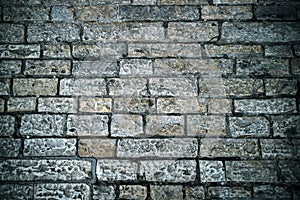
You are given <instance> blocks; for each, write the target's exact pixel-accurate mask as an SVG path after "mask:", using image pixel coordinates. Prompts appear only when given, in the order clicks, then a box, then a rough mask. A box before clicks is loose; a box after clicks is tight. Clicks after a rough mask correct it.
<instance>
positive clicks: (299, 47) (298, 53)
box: [294, 44, 300, 57]
mask: <svg viewBox="0 0 300 200" xmlns="http://www.w3.org/2000/svg"><path fill="white" fill-rule="evenodd" d="M294 50H295V54H296V56H298V57H299V56H300V45H299V44H298V45H297V44H295V45H294Z"/></svg>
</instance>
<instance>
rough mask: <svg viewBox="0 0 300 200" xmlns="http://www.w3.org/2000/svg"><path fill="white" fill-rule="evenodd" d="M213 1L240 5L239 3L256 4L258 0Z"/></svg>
mask: <svg viewBox="0 0 300 200" xmlns="http://www.w3.org/2000/svg"><path fill="white" fill-rule="evenodd" d="M213 3H214V4H216V5H218V4H228V5H239V4H256V3H257V0H213Z"/></svg>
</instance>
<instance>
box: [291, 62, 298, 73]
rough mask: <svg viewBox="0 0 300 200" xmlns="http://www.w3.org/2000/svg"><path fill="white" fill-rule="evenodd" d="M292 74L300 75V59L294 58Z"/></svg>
mask: <svg viewBox="0 0 300 200" xmlns="http://www.w3.org/2000/svg"><path fill="white" fill-rule="evenodd" d="M291 65H292V74H293V75H299V74H300V59H292V62H291Z"/></svg>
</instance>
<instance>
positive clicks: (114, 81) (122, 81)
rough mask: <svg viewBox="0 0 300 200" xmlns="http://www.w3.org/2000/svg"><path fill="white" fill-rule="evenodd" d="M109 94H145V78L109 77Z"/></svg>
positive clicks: (126, 95)
mask: <svg viewBox="0 0 300 200" xmlns="http://www.w3.org/2000/svg"><path fill="white" fill-rule="evenodd" d="M107 86H108V90H109V95H111V96H121V97H130V96H135V97H138V96H146V95H147V80H146V79H143V78H139V79H134V78H133V79H129V78H111V79H108V81H107Z"/></svg>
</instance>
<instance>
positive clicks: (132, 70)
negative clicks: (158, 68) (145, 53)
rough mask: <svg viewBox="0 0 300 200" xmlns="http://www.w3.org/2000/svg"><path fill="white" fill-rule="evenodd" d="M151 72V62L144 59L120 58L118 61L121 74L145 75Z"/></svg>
mask: <svg viewBox="0 0 300 200" xmlns="http://www.w3.org/2000/svg"><path fill="white" fill-rule="evenodd" d="M151 74H153V62H152V61H151V60H146V59H130V60H127V59H122V60H121V61H120V75H121V76H134V77H135V76H145V75H151Z"/></svg>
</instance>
